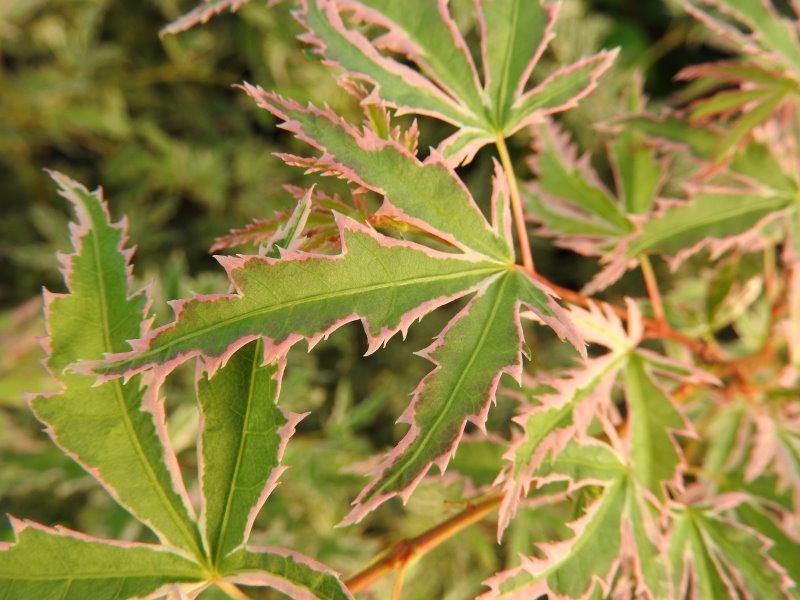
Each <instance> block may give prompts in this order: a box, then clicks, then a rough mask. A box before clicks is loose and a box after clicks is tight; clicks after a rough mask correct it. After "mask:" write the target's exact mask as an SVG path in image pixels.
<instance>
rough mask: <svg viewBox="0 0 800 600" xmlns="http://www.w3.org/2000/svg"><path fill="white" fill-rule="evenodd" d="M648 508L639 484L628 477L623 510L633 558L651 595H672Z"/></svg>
mask: <svg viewBox="0 0 800 600" xmlns="http://www.w3.org/2000/svg"><path fill="white" fill-rule="evenodd" d="M649 510H650V508H649V506H648V505H647V503H646V502H645V501H644V499H643V498H642V494H641V492H640V490H639V487H638V485H637V484H636V483H635V482H633V481H631V480H629V481H628V498H627V505H626V510H625V514H626V516H627V518H628V522H629V523H630V531H631V535H632V537H633V543H634V545H635V552H634V556H633V559H634V560H635V561H636V562H637V564H638V566H639V571H640V572H641V578H642V583H643V584H644V585H645V586H646V587H647V589H648V590H649V591H650V594H651V595H652V597H653V598H671V597H672V595H671V594H670V587H669V579H668V577H667V569H666V556H664V553H663V552H662V550H661V548H660V540H659V539H658V537H657V536H659V535H660V533H659V532H657V530H656V527H654V526H653V524H652V518H650V517H651V515H649V514H648V511H649Z"/></svg>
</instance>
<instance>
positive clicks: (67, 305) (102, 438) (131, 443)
mask: <svg viewBox="0 0 800 600" xmlns="http://www.w3.org/2000/svg"><path fill="white" fill-rule="evenodd" d="M53 177H54V179H55V180H56V182H57V183H58V184H59V187H60V192H61V194H62V195H63V196H64V197H65V198H67V199H68V200H69V201H70V202H72V204H73V206H74V208H75V211H76V214H77V217H78V223H77V226H76V227H75V228H74V229H73V233H74V238H75V239H74V240H73V243H74V246H75V254H73V255H70V256H68V257H66V259H65V260H66V263H65V271H66V280H67V286H68V288H69V294H66V295H60V294H50V295H49V296H47V298H48V300H47V326H48V331H49V334H50V341H49V347H50V353H49V357H48V363H47V364H48V366H49V368H50V370H51V371H52V372H53V374H54V375H55V376H56V377H57V378H58V379H59V380H60V381H61V383H62V385H63V386H64V389H63V392H61V393H59V394H55V395H49V396H40V397H37V398H35V399H34V400H33V402H32V407H33V410H34V412H35V413H36V415H37V417H38V418H39V419H40V420H41V421H42V422H43V423H45V424H46V425H47V427H48V432H49V433H50V435H51V436H52V437H53V439H54V441H55V442H56V443H57V444H58V445H59V446H60V447H61V448H62V449H64V450H65V451H67V452H69V453H70V454H71V455H72V456H73V457H74V458H75V459H76V460H77V461H78V462H79V463H80V464H81V465H83V466H84V467H85V468H86V469H87V470H88V471H89V472H90V473H92V474H93V475H94V476H95V477H97V478H98V480H99V481H100V483H101V484H103V486H104V487H105V488H106V489H107V490H108V491H109V492H110V493H111V494H112V495H113V496H114V498H115V499H116V500H117V501H118V502H119V503H120V504H122V506H124V507H125V508H127V509H128V510H129V511H130V512H131V513H132V514H133V515H134V516H136V518H137V519H139V520H141V521H142V522H144V523H146V524H147V525H148V526H150V527H151V528H152V529H153V530H154V531H155V532H156V533H157V534H158V535H159V536H160V537H161V539H162V541H164V542H165V543H169V544H172V545H174V546H177V547H180V548H183V549H185V550H187V551H189V552H191V553H193V554H198V553H200V552H201V543H200V536H199V532H198V529H197V527H196V525H195V523H194V521H193V517H192V515H191V513H190V511H189V509H188V508H187V506H188V500H186V498H185V496H184V497H182V496H181V495H180V494H178V493H177V492H176V491H175V490H176V489H181V488H182V486H183V483H182V482H180V480H179V479H176V477H178V476H179V475H178V474H177V470H176V469H175V468H173V469H172V472H171V471H170V469H169V468H168V466H167V461H169V462H170V463H172V465H173V467H176V466H177V465H176V463H175V462H174V457H173V456H172V455H171V450H170V449H169V448H168V447H167V446H165V445H164V443H163V440H162V439H161V437H160V436H159V434H158V432H157V429H156V424H157V423H158V421H160V420H163V413H162V414H159V412H160V410H161V407H160V403H158V402H157V401H156V402H153V401H151V402H150V403H149V405H148V406H147V408H148V409H149V410H142V402H143V393H142V390H141V389H140V381H139V378H134V379H133V380H132V381H130V382H129V383H128V384H127V385H123V384H122V382H121V381H119V380H117V381H111V382H108V383H106V384H104V385H101V386H99V387H94V386H93V384H94V379H95V378H94V377H89V376H84V375H75V374H72V373H69V372H65V371H64V368H65V367H66V366H67V365H70V364H71V363H74V362H76V361H78V360H82V359H100V358H102V356H103V354H104V353H111V352H121V351H124V350H125V348H126V347H127V346H128V344H127V340H129V339H133V338H136V337H138V336H139V335H140V323H141V321H142V319H143V318H144V316H145V315H144V310H145V306H146V304H147V297H146V295H145V294H144V293H138V294H136V295H131V291H130V290H129V288H128V269H129V266H128V257H129V255H130V251H129V250H124V249H123V242H124V229H123V228H122V227H121V226H115V225H112V224H111V223H110V220H109V216H108V214H107V212H106V207H105V204H104V203H103V200H102V196H101V194H100V192H96V193H94V194H92V193H90V192H88V191H87V190H86V188H84V187H83V186H81V185H80V184H78V183H77V182H75V181H72V180H71V179H69V178H67V177H65V176H63V175H60V174H53ZM155 392H157V389H156V390H154V391H153V393H155ZM153 400H155V398H153ZM150 411H153V413H151V412H150ZM154 415H155V417H154ZM154 418H155V421H154Z"/></svg>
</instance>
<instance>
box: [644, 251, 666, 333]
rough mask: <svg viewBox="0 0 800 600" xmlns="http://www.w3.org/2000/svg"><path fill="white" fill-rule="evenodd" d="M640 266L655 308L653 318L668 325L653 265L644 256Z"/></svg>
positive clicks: (651, 302)
mask: <svg viewBox="0 0 800 600" xmlns="http://www.w3.org/2000/svg"><path fill="white" fill-rule="evenodd" d="M639 266H640V267H641V269H642V277H644V285H645V287H647V295H648V296H649V297H650V304H651V305H652V306H653V316H654V317H655V318H656V323H661V324H663V325H666V324H667V319H666V313H665V312H664V303H663V302H662V301H661V294H660V293H659V291H658V280H657V279H656V273H655V271H654V270H653V264H652V263H651V262H650V259H649V258H647V256H645V255H642V256H640V257H639Z"/></svg>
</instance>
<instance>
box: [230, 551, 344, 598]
mask: <svg viewBox="0 0 800 600" xmlns="http://www.w3.org/2000/svg"><path fill="white" fill-rule="evenodd" d="M222 570H223V572H224V573H225V574H226V575H227V576H228V578H229V579H230V580H232V581H235V582H237V583H243V584H245V585H253V586H268V587H271V588H273V589H276V590H279V591H281V592H283V593H284V594H287V595H288V596H289V597H290V598H308V597H311V598H319V600H352V598H353V597H352V596H351V595H350V593H349V592H348V591H347V589H346V588H345V587H344V585H342V582H341V580H340V579H339V576H338V575H337V574H336V573H334V572H333V571H331V570H329V569H328V568H326V567H325V566H324V565H321V564H319V563H317V562H316V561H313V560H311V559H309V558H307V557H305V556H303V555H302V554H298V553H296V552H291V551H289V550H283V549H281V548H259V547H248V548H246V549H242V550H238V551H236V552H234V553H233V554H230V555H229V556H228V557H227V558H225V560H224V561H223V563H222Z"/></svg>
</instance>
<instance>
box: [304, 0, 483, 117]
mask: <svg viewBox="0 0 800 600" xmlns="http://www.w3.org/2000/svg"><path fill="white" fill-rule="evenodd" d="M300 5H301V10H300V11H299V12H298V13H297V15H296V16H297V18H298V20H299V21H300V23H301V24H302V25H303V26H305V27H306V28H307V29H308V30H309V33H308V34H307V35H305V36H303V38H302V39H303V40H304V41H306V42H308V43H310V44H312V45H313V46H316V53H317V54H319V55H320V56H322V57H324V59H325V60H326V61H328V62H329V63H332V64H333V65H336V66H339V67H341V68H342V69H344V70H345V71H347V72H348V73H349V74H351V76H352V75H358V76H360V77H362V78H366V79H368V80H369V81H371V82H372V83H374V84H375V86H376V88H377V89H378V90H379V92H380V96H381V97H382V98H383V99H384V100H388V101H390V102H392V103H394V104H396V105H397V106H398V107H399V108H400V109H401V110H404V109H405V110H410V109H412V108H413V109H414V111H415V112H418V113H419V114H425V115H431V116H436V117H437V118H439V119H442V120H444V121H447V122H449V123H452V124H454V125H456V124H457V125H461V124H468V123H475V124H477V123H478V121H477V119H476V116H475V115H474V113H473V112H472V111H471V110H470V109H469V108H468V107H466V106H463V105H462V104H461V102H460V100H459V99H454V98H452V97H450V96H449V95H448V94H446V93H445V92H444V91H442V90H441V89H440V88H438V87H437V86H435V85H434V84H433V83H432V82H430V80H428V79H427V78H425V77H424V76H423V75H421V74H419V73H418V72H416V71H414V70H413V69H410V68H407V67H403V66H402V65H400V64H399V63H396V62H395V61H392V60H390V59H388V58H386V57H383V56H382V55H381V54H380V53H378V52H377V51H375V50H374V49H373V48H372V46H371V45H370V43H369V40H368V39H367V38H366V37H364V35H363V34H361V33H360V32H358V31H356V30H348V29H347V28H346V27H345V26H344V23H343V22H342V19H341V16H340V15H339V11H338V8H337V6H336V3H335V2H331V1H330V0H301V3H300ZM409 10H410V12H411V13H412V14H415V12H414V11H423V12H424V11H425V10H426V8H425V3H421V2H418V3H414V4H413V5H409ZM429 27H431V28H435V29H441V28H442V27H446V24H445V23H443V22H442V21H441V17H440V16H439V15H438V14H437V15H436V16H435V17H434V19H433V23H431V24H430V25H429ZM445 39H447V38H445ZM455 70H456V71H457V68H456V69H455Z"/></svg>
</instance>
